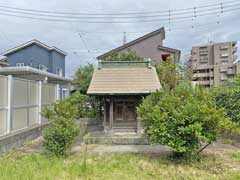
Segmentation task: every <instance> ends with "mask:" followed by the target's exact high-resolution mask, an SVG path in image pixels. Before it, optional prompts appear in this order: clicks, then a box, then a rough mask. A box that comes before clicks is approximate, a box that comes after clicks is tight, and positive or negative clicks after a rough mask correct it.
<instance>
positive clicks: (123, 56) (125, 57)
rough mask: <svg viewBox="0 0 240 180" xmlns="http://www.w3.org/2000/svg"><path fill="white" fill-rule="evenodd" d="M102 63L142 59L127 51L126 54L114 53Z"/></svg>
mask: <svg viewBox="0 0 240 180" xmlns="http://www.w3.org/2000/svg"><path fill="white" fill-rule="evenodd" d="M103 60H104V61H143V60H144V58H142V57H140V56H138V55H137V54H136V52H134V51H131V50H128V51H127V52H122V53H119V52H114V53H112V54H111V55H110V56H107V57H106V58H104V59H103Z"/></svg>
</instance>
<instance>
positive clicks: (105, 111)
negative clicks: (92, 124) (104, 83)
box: [103, 98, 107, 132]
mask: <svg viewBox="0 0 240 180" xmlns="http://www.w3.org/2000/svg"><path fill="white" fill-rule="evenodd" d="M103 127H104V132H106V131H107V102H106V99H105V98H104V121H103Z"/></svg>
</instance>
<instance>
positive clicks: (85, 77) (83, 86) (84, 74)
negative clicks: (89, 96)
mask: <svg viewBox="0 0 240 180" xmlns="http://www.w3.org/2000/svg"><path fill="white" fill-rule="evenodd" d="M93 71H94V66H93V65H92V64H88V65H86V66H80V67H79V68H78V69H77V71H76V73H75V75H74V77H73V86H74V87H75V89H76V90H77V91H80V93H82V94H86V93H87V90H88V86H89V84H90V82H91V79H92V75H93Z"/></svg>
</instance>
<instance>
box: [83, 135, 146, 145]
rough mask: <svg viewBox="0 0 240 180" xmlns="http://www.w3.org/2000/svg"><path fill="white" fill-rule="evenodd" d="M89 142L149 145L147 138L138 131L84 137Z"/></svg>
mask: <svg viewBox="0 0 240 180" xmlns="http://www.w3.org/2000/svg"><path fill="white" fill-rule="evenodd" d="M83 141H85V142H87V143H88V144H114V145H149V142H148V141H147V139H146V138H144V137H142V136H137V135H136V133H126V132H124V133H115V134H114V135H112V136H108V135H106V136H98V137H97V136H91V137H88V138H87V139H86V138H83Z"/></svg>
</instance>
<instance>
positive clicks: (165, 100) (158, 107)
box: [137, 85, 233, 157]
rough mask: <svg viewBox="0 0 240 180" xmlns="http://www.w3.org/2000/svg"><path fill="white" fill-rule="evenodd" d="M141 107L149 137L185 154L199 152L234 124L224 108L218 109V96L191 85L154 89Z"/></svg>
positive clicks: (175, 151)
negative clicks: (216, 97)
mask: <svg viewBox="0 0 240 180" xmlns="http://www.w3.org/2000/svg"><path fill="white" fill-rule="evenodd" d="M137 110H138V115H139V117H140V119H141V120H142V121H143V126H144V130H145V135H146V137H147V138H148V139H149V140H150V141H151V142H152V143H153V144H163V145H167V146H170V147H172V148H173V150H174V153H175V154H178V155H181V156H188V157H190V156H191V155H196V154H198V153H199V152H201V150H202V147H201V143H206V144H207V145H208V144H210V143H212V142H213V141H216V140H217V137H218V135H220V134H221V133H223V132H225V131H226V130H228V129H229V128H231V127H233V124H232V122H231V121H230V120H229V119H228V118H226V116H225V112H224V110H223V109H216V107H215V101H214V98H213V97H211V96H210V95H209V93H208V92H207V91H206V90H204V89H200V88H195V89H193V88H192V87H191V85H178V86H177V87H176V88H175V89H174V90H171V91H169V90H166V89H165V90H162V91H159V92H156V93H152V94H151V95H149V96H148V97H147V98H145V99H144V100H143V102H142V104H141V105H140V106H139V107H138V109H137Z"/></svg>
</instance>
